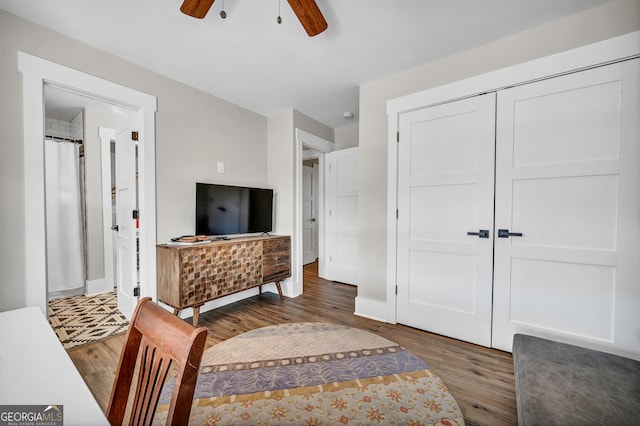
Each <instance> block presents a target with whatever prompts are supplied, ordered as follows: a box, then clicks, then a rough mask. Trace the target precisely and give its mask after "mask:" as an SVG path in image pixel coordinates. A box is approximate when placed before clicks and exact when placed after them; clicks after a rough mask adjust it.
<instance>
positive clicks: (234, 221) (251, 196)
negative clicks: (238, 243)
mask: <svg viewBox="0 0 640 426" xmlns="http://www.w3.org/2000/svg"><path fill="white" fill-rule="evenodd" d="M272 230H273V189H265V188H249V187H242V186H230V185H217V184H212V183H196V235H232V234H251V233H256V232H271V231H272Z"/></svg>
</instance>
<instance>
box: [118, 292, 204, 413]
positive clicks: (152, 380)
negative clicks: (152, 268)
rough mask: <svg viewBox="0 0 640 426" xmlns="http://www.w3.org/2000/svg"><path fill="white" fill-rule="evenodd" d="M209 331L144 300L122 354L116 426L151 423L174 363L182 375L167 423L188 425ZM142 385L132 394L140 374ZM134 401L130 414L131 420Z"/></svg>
mask: <svg viewBox="0 0 640 426" xmlns="http://www.w3.org/2000/svg"><path fill="white" fill-rule="evenodd" d="M206 336H207V330H206V328H204V327H200V328H197V329H196V328H195V327H193V326H192V325H190V324H188V323H186V322H184V321H183V320H181V319H180V318H178V317H176V316H174V315H172V314H170V313H169V312H167V311H166V310H164V309H162V308H161V307H160V306H158V305H156V304H154V303H153V302H151V299H150V298H145V299H142V300H141V301H140V302H139V303H138V306H137V307H136V310H135V312H134V314H133V317H132V318H131V324H130V325H129V329H128V331H127V337H126V339H125V346H124V348H123V350H122V354H121V356H120V361H119V363H118V369H117V371H116V377H115V380H114V385H113V389H112V391H111V398H110V400H109V406H108V407H107V419H108V420H109V423H111V424H112V425H122V424H123V423H126V424H131V425H150V424H151V423H152V421H153V417H154V414H155V411H156V408H157V406H158V401H159V398H160V393H161V391H162V387H163V386H164V383H165V380H166V378H167V375H168V372H169V369H170V366H171V364H172V362H174V363H176V364H177V366H178V368H177V370H178V373H177V376H176V381H175V384H174V388H173V393H172V397H171V403H170V405H169V411H168V414H167V424H171V425H179V424H182V425H186V424H187V423H188V421H189V414H190V412H191V404H192V402H193V392H194V390H195V384H196V381H197V377H198V370H199V368H200V361H201V360H202V353H203V351H204V344H205V341H206ZM136 364H139V365H138V376H137V380H136V386H135V389H134V392H133V395H131V386H132V383H133V376H134V370H135V368H136ZM129 398H133V400H132V404H131V410H130V416H129V419H128V421H127V422H125V419H124V417H125V414H126V413H127V407H128V402H129Z"/></svg>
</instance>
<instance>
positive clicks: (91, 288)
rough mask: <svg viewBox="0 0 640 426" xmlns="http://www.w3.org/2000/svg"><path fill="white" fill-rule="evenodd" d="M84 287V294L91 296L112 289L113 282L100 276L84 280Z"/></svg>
mask: <svg viewBox="0 0 640 426" xmlns="http://www.w3.org/2000/svg"><path fill="white" fill-rule="evenodd" d="M84 289H85V290H84V295H85V296H93V295H96V294H100V293H106V292H108V291H113V284H110V283H108V282H107V280H105V279H104V278H100V279H97V280H87V281H86V282H85V288H84Z"/></svg>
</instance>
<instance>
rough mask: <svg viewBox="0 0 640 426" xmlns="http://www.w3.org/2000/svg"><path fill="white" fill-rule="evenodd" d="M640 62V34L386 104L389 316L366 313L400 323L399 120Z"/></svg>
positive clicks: (553, 56)
mask: <svg viewBox="0 0 640 426" xmlns="http://www.w3.org/2000/svg"><path fill="white" fill-rule="evenodd" d="M639 56H640V31H636V32H632V33H629V34H625V35H623V36H619V37H615V38H611V39H608V40H604V41H600V42H597V43H593V44H590V45H587V46H582V47H578V48H576V49H571V50H567V51H565V52H561V53H557V54H554V55H551V56H547V57H544V58H540V59H535V60H533V61H528V62H524V63H521V64H517V65H514V66H511V67H507V68H503V69H500V70H496V71H492V72H489V73H486V74H481V75H478V76H475V77H470V78H467V79H464V80H460V81H456V82H453V83H449V84H445V85H442V86H438V87H434V88H431V89H427V90H424V91H421V92H417V93H414V94H410V95H407V96H402V97H399V98H395V99H391V100H389V101H388V102H387V117H388V121H387V122H388V126H387V141H388V142H387V262H386V264H387V276H386V282H387V286H386V303H384V304H382V303H381V304H376V307H377V308H380V307H382V306H381V305H384V312H380V311H378V312H364V314H365V316H366V315H367V314H370V315H371V316H374V317H382V318H384V320H385V321H386V322H389V323H392V324H395V323H396V322H397V308H396V294H395V292H396V283H397V278H396V277H397V274H396V272H397V261H396V256H397V238H398V235H397V221H396V215H397V208H398V201H397V200H398V138H399V136H398V132H399V122H400V114H402V113H404V112H409V111H412V110H416V109H421V108H427V107H430V106H435V105H438V104H441V103H446V102H452V101H456V100H459V99H464V98H468V97H471V96H476V95H479V94H482V93H485V92H491V91H499V90H501V89H504V88H507V87H511V86H514V85H522V84H527V83H531V82H534V81H538V80H543V79H547V78H553V77H557V76H560V75H563V74H568V73H572V72H576V71H581V70H584V69H588V68H594V67H597V66H602V65H607V64H610V63H614V62H620V61H623V60H627V59H632V58H636V57H639Z"/></svg>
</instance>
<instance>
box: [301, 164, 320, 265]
mask: <svg viewBox="0 0 640 426" xmlns="http://www.w3.org/2000/svg"><path fill="white" fill-rule="evenodd" d="M317 206H318V173H317V169H316V168H315V167H309V166H303V167H302V259H303V264H304V265H306V264H308V263H311V262H315V260H316V259H317V258H318V221H317V217H318V211H317V210H318V207H317Z"/></svg>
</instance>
